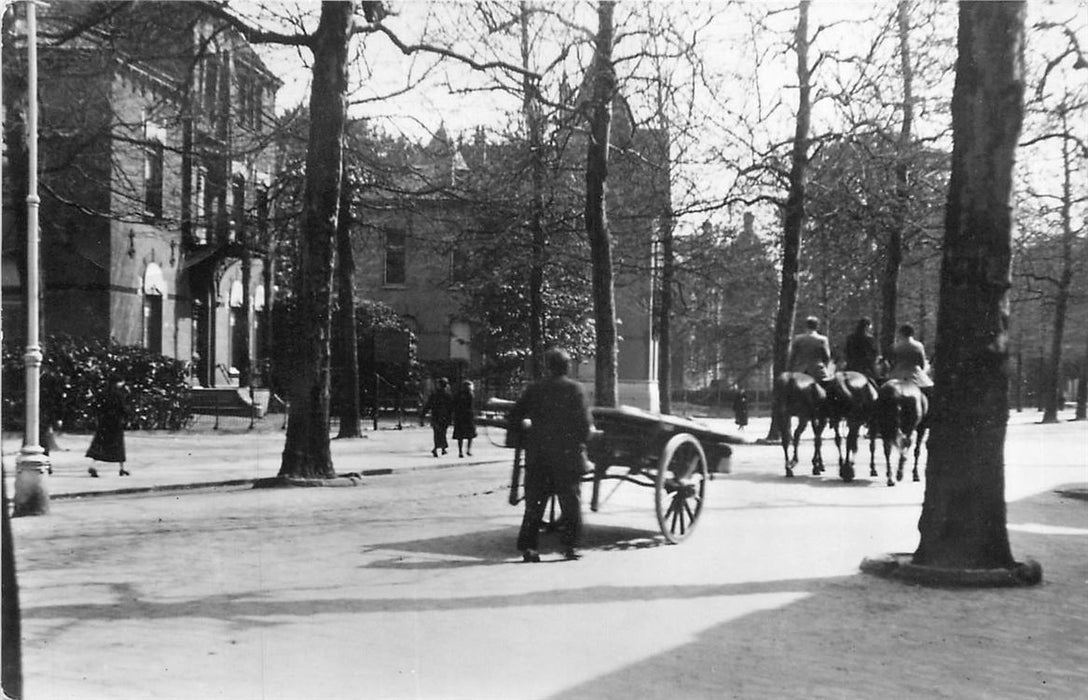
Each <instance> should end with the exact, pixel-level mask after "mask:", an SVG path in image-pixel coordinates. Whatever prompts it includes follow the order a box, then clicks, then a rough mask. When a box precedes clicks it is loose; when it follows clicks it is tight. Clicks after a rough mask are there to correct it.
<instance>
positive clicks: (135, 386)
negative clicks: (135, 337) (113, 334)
mask: <svg viewBox="0 0 1088 700" xmlns="http://www.w3.org/2000/svg"><path fill="white" fill-rule="evenodd" d="M43 353H44V358H43V361H42V368H41V417H42V418H41V419H42V423H43V425H44V424H49V425H53V426H55V427H57V428H60V429H63V430H65V431H69V432H89V431H93V430H94V429H95V425H96V422H97V418H96V415H95V409H96V406H98V403H99V399H100V397H101V395H102V394H103V393H104V392H105V390H106V382H107V379H108V378H109V377H110V376H111V375H117V376H119V377H121V378H122V379H124V380H125V383H126V385H127V388H128V420H127V422H126V425H125V427H126V428H127V429H130V430H178V429H181V428H183V427H185V425H186V424H188V422H189V420H190V418H191V417H192V414H191V411H190V402H189V381H188V372H187V371H186V367H185V364H184V363H183V362H181V361H180V360H177V359H174V358H172V357H166V356H164V355H158V354H155V353H152V352H150V351H148V350H147V348H143V347H139V346H133V345H120V344H118V343H115V342H109V343H106V342H102V341H99V340H85V339H82V338H72V337H68V336H50V337H49V338H47V339H46V340H45V343H44V344H43ZM3 373H4V376H3V382H4V386H3V409H4V415H3V427H4V430H22V429H23V426H24V411H25V408H24V405H25V396H26V391H25V385H26V375H25V370H24V367H23V348H21V347H20V348H16V347H14V346H13V345H11V344H8V343H5V344H4V347H3Z"/></svg>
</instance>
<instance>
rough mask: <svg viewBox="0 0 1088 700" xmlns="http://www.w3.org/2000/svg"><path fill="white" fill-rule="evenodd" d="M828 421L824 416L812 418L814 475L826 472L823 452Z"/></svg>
mask: <svg viewBox="0 0 1088 700" xmlns="http://www.w3.org/2000/svg"><path fill="white" fill-rule="evenodd" d="M825 423H826V421H825V419H823V418H813V419H812V443H813V451H812V475H813V476H819V475H820V474H823V473H824V455H823V452H822V448H823V438H824V425H825Z"/></svg>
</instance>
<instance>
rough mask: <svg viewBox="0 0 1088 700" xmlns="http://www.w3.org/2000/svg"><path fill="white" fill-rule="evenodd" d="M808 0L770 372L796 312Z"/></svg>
mask: <svg viewBox="0 0 1088 700" xmlns="http://www.w3.org/2000/svg"><path fill="white" fill-rule="evenodd" d="M809 5H810V0H801V4H800V6H799V8H798V15H797V28H796V30H795V31H794V50H795V51H796V52H797V87H798V101H797V123H796V124H795V126H794V133H793V154H792V156H791V163H790V175H789V193H788V194H787V196H786V206H785V212H784V214H785V216H784V217H783V220H784V224H783V227H782V284H781V287H780V288H779V292H778V314H777V315H776V316H775V320H774V375H775V376H776V377H777V376H778V375H779V374H781V373H782V372H785V371H786V361H787V360H788V359H789V358H788V355H789V351H790V341H791V340H792V337H793V321H794V317H795V316H796V314H797V289H798V269H799V265H800V258H801V233H802V231H803V230H804V227H805V178H806V174H807V170H808V130H809V121H810V119H811V116H812V115H811V112H812V105H811V92H812V85H811V74H810V68H809V65H808V42H809V39H808V8H809ZM779 430H780V428H779V425H778V421H777V419H776V418H775V417H774V416H772V418H771V429H770V432H769V433H768V434H767V439H768V440H777V439H778V436H779Z"/></svg>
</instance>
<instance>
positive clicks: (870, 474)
mask: <svg viewBox="0 0 1088 700" xmlns="http://www.w3.org/2000/svg"><path fill="white" fill-rule="evenodd" d="M869 476H871V477H874V478H875V477H878V476H880V475H879V474H877V473H876V470H875V469H870V470H869Z"/></svg>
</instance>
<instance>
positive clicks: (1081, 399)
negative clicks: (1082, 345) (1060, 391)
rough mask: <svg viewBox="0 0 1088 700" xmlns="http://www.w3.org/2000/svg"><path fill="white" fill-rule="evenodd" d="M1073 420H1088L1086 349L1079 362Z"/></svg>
mask: <svg viewBox="0 0 1088 700" xmlns="http://www.w3.org/2000/svg"><path fill="white" fill-rule="evenodd" d="M1073 420H1088V349H1085V351H1084V358H1083V359H1081V362H1080V379H1079V380H1078V381H1077V411H1076V413H1075V414H1073Z"/></svg>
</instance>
